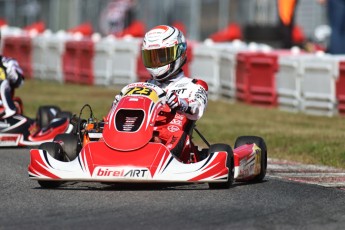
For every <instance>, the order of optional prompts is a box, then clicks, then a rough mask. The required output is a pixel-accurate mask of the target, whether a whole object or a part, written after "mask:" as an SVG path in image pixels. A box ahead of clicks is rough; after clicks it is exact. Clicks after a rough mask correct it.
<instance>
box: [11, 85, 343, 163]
mask: <svg viewBox="0 0 345 230" xmlns="http://www.w3.org/2000/svg"><path fill="white" fill-rule="evenodd" d="M118 92H119V88H116V87H101V86H80V85H74V84H59V83H56V82H47V81H37V80H28V81H26V82H25V84H24V86H23V87H21V88H20V89H18V90H17V91H16V95H18V96H20V97H21V98H22V100H23V103H24V113H25V114H26V115H28V116H30V117H34V116H35V114H36V111H37V109H38V107H39V106H40V105H48V104H51V105H58V106H60V107H61V108H62V109H63V110H68V111H71V112H73V113H76V114H79V111H80V109H81V107H82V106H83V105H84V104H86V103H88V104H90V105H91V107H92V108H93V111H94V114H95V116H96V117H97V118H102V117H103V116H104V115H106V113H107V111H108V109H109V107H110V105H111V103H112V100H113V98H114V96H115V95H116V93H118ZM197 128H198V129H199V131H201V133H203V135H204V136H205V137H206V139H207V140H208V141H209V142H210V143H228V144H230V145H231V146H232V147H233V145H234V143H235V140H236V138H237V137H238V136H241V135H256V136H261V137H263V138H264V139H265V141H266V144H267V148H268V154H269V157H272V158H281V159H287V160H294V161H299V162H304V163H312V164H322V165H327V166H334V167H338V168H345V118H344V117H340V116H334V117H321V116H311V115H306V114H302V113H298V114H295V113H290V112H284V111H280V110H278V109H275V108H262V107H256V106H248V105H246V104H242V103H231V102H225V101H210V102H209V105H208V108H207V111H206V113H205V115H204V116H203V118H202V119H201V120H199V121H198V123H197ZM195 136H196V135H195ZM195 142H196V143H198V144H200V145H202V141H201V139H200V138H198V137H195Z"/></svg>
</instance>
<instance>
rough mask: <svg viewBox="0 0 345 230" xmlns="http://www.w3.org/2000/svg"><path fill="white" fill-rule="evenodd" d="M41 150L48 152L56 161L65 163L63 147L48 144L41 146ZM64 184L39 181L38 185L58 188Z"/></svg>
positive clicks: (52, 143) (51, 143)
mask: <svg viewBox="0 0 345 230" xmlns="http://www.w3.org/2000/svg"><path fill="white" fill-rule="evenodd" d="M38 148H39V149H43V150H46V151H47V152H48V154H49V155H50V156H52V157H53V158H54V159H56V160H59V161H63V160H64V155H63V150H62V148H61V146H60V145H59V144H57V143H54V142H46V143H43V144H41V145H40V146H39V147H38ZM62 183H63V182H62V181H53V180H38V184H39V185H40V186H41V187H42V188H57V187H59V186H60V185H61V184H62Z"/></svg>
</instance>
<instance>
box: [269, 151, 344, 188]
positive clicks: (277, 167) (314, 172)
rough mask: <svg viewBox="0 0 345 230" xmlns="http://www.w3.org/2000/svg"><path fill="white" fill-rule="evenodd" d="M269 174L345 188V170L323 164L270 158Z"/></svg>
mask: <svg viewBox="0 0 345 230" xmlns="http://www.w3.org/2000/svg"><path fill="white" fill-rule="evenodd" d="M267 176H268V177H272V178H279V179H283V180H289V181H295V182H300V183H306V184H315V185H320V186H324V187H332V188H339V189H341V190H345V170H343V169H337V168H333V167H327V166H322V165H308V164H302V163H298V162H292V161H286V160H279V159H271V158H269V159H268V164H267Z"/></svg>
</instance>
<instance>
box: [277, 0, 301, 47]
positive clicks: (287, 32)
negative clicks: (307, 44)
mask: <svg viewBox="0 0 345 230" xmlns="http://www.w3.org/2000/svg"><path fill="white" fill-rule="evenodd" d="M297 4H298V0H277V8H278V16H279V28H280V33H281V39H282V48H285V49H289V48H291V47H292V46H293V45H294V42H293V30H294V26H295V12H296V8H297Z"/></svg>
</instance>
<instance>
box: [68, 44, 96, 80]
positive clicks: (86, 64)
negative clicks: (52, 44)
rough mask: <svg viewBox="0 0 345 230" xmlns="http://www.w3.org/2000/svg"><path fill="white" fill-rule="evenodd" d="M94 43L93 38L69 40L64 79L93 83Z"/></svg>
mask: <svg viewBox="0 0 345 230" xmlns="http://www.w3.org/2000/svg"><path fill="white" fill-rule="evenodd" d="M93 58H94V43H93V42H92V41H91V40H81V41H75V40H71V41H67V42H66V45H65V52H64V55H63V73H64V81H65V82H71V83H77V84H86V85H92V84H93V83H94V74H93V65H92V61H93Z"/></svg>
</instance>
